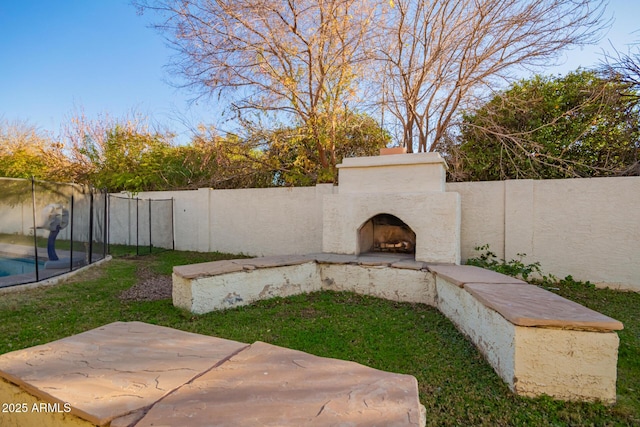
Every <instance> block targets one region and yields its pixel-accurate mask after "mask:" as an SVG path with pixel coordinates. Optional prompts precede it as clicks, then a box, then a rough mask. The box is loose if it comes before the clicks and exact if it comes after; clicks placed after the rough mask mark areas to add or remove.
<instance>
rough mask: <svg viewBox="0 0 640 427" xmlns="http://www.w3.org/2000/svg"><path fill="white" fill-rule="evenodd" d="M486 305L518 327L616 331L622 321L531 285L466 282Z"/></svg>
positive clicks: (468, 290) (621, 327) (467, 287)
mask: <svg viewBox="0 0 640 427" xmlns="http://www.w3.org/2000/svg"><path fill="white" fill-rule="evenodd" d="M464 288H465V289H466V290H467V292H469V293H470V294H471V295H473V296H474V297H475V298H476V299H478V300H479V301H480V302H482V303H483V304H484V305H485V306H487V307H489V308H491V309H493V310H495V311H497V312H498V313H500V314H501V315H502V316H503V317H504V318H505V319H507V320H509V321H510V322H511V323H513V324H515V325H518V326H538V327H552V328H563V329H576V330H594V331H616V330H621V329H623V325H622V323H621V322H619V321H617V320H615V319H612V318H611V317H608V316H605V315H604V314H601V313H598V312H597V311H594V310H591V309H589V308H587V307H584V306H582V305H580V304H578V303H576V302H573V301H570V300H568V299H566V298H563V297H561V296H559V295H556V294H554V293H553V292H549V291H547V290H545V289H542V288H539V287H538V286H534V285H525V286H523V285H520V284H500V285H496V284H487V283H466V284H465V285H464Z"/></svg>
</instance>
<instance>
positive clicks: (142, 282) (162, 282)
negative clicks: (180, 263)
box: [120, 266, 172, 301]
mask: <svg viewBox="0 0 640 427" xmlns="http://www.w3.org/2000/svg"><path fill="white" fill-rule="evenodd" d="M137 276H138V283H136V284H135V285H133V286H132V287H130V288H129V289H127V290H126V291H124V292H122V293H121V294H120V299H121V300H122V301H156V300H161V299H169V298H171V286H172V283H171V276H169V275H163V274H158V273H155V272H153V271H151V270H150V269H149V268H148V267H146V266H140V267H139V268H138V272H137Z"/></svg>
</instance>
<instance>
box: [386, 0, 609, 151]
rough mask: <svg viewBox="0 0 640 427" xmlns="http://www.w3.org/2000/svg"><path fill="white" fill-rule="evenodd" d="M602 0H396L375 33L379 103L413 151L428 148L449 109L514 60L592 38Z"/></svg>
mask: <svg viewBox="0 0 640 427" xmlns="http://www.w3.org/2000/svg"><path fill="white" fill-rule="evenodd" d="M604 7H605V1H604V0H439V1H429V0H418V1H416V0H397V1H395V2H394V1H391V2H390V7H389V8H388V10H387V11H386V13H384V14H383V15H381V18H382V19H381V22H380V25H381V27H382V31H381V32H380V33H379V36H378V38H377V45H376V46H377V50H376V52H377V55H376V56H377V58H378V61H379V62H378V64H379V67H380V70H381V71H380V73H379V75H380V76H381V77H382V78H383V79H384V84H381V87H382V88H383V92H382V99H381V103H382V104H383V108H384V109H385V110H387V111H389V112H390V113H391V114H392V115H393V116H394V117H395V119H396V120H397V121H398V123H399V124H400V125H401V127H402V130H403V132H402V137H403V144H404V145H405V146H406V147H407V149H408V151H409V152H411V151H413V147H414V143H416V142H417V147H418V151H427V150H436V149H438V144H439V143H440V142H441V140H442V139H443V138H444V137H445V135H446V133H447V132H448V131H449V129H450V127H451V125H452V123H453V121H454V119H455V118H456V115H457V112H458V111H460V109H461V108H462V107H466V106H468V104H469V103H470V102H471V101H472V100H473V99H474V98H475V97H476V96H477V95H478V94H479V93H481V92H483V90H485V89H486V88H487V87H491V86H492V84H493V83H494V82H495V81H496V80H504V79H507V80H510V79H511V78H512V73H513V71H514V69H515V68H516V67H525V68H529V67H538V66H541V65H546V64H548V63H549V62H550V61H553V60H554V59H555V58H557V55H558V54H559V52H560V51H561V50H562V49H564V48H567V47H571V46H576V45H583V44H588V43H593V42H595V41H596V40H597V38H598V35H599V32H600V30H601V29H602V28H603V27H604V26H605V25H606V23H603V22H602V16H603V12H604Z"/></svg>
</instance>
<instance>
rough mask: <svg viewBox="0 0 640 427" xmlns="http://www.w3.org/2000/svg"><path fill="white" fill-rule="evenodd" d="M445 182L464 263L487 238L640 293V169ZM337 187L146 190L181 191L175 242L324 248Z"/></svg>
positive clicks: (551, 265)
mask: <svg viewBox="0 0 640 427" xmlns="http://www.w3.org/2000/svg"><path fill="white" fill-rule="evenodd" d="M446 189H447V191H449V192H456V193H458V194H460V203H461V231H460V233H461V238H460V251H461V258H462V260H463V261H464V260H466V259H468V258H470V257H473V256H477V255H478V253H477V252H476V251H475V250H474V247H476V246H480V245H484V244H489V245H490V247H491V250H492V251H493V252H495V253H496V254H497V255H498V257H500V258H505V259H507V260H509V259H514V258H517V256H518V255H517V254H518V253H524V254H526V257H525V258H524V262H526V263H532V262H536V261H538V262H540V263H541V265H542V268H543V270H544V272H545V273H547V274H549V273H551V274H554V275H555V276H557V277H565V276H567V275H572V276H573V277H574V278H576V279H578V280H589V281H591V282H592V283H599V284H602V285H612V286H617V287H624V288H629V289H634V290H637V291H640V262H638V260H640V220H638V212H640V177H625V178H591V179H565V180H542V181H532V180H512V181H501V182H465V183H447V185H446ZM336 193H337V189H336V188H334V187H332V186H331V185H327V184H325V185H319V186H317V187H304V188H270V189H245V190H210V189H200V190H195V191H180V192H161V193H142V194H140V195H139V197H152V198H153V197H156V198H171V197H173V198H174V200H175V206H174V223H175V239H176V249H182V250H196V251H223V252H231V253H244V254H247V255H254V256H266V255H277V254H305V253H313V252H320V251H322V248H323V245H322V242H323V230H322V220H323V218H322V215H323V198H324V195H326V194H336ZM425 220H426V219H425ZM112 221H113V219H112ZM354 239H355V237H354ZM112 242H113V240H112ZM114 243H117V242H114Z"/></svg>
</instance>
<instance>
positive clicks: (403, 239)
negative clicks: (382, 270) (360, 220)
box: [358, 214, 416, 255]
mask: <svg viewBox="0 0 640 427" xmlns="http://www.w3.org/2000/svg"><path fill="white" fill-rule="evenodd" d="M358 248H359V253H364V252H393V253H405V254H414V255H415V253H416V233H414V232H413V230H412V229H411V227H409V226H408V225H407V224H405V223H404V221H402V220H401V219H400V218H398V217H397V216H394V215H390V214H379V215H376V216H374V217H373V218H371V219H369V220H368V221H367V222H365V223H364V224H363V225H362V227H360V229H359V230H358Z"/></svg>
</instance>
